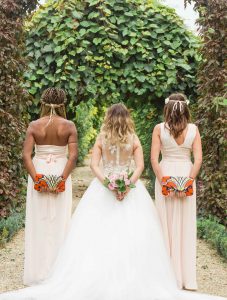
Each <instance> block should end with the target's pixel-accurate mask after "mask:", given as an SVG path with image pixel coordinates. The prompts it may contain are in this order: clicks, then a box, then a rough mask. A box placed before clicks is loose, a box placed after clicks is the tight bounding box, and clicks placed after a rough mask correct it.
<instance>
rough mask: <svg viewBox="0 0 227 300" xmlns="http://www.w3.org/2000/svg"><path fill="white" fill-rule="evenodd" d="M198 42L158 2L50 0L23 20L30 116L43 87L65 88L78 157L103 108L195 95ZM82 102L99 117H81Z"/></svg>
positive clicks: (88, 139)
mask: <svg viewBox="0 0 227 300" xmlns="http://www.w3.org/2000/svg"><path fill="white" fill-rule="evenodd" d="M198 46H199V45H198V40H197V39H196V38H195V37H194V36H193V34H191V33H190V32H189V31H187V30H186V28H185V27H184V25H183V22H182V20H181V19H180V18H179V17H178V16H177V15H176V13H175V11H174V10H173V9H170V8H168V7H165V6H162V5H158V4H157V3H156V1H155V2H152V1H148V0H144V1H134V0H128V1H126V0H105V1H103V0H102V1H101V0H100V1H94V0H86V1H80V0H67V1H66V0H58V1H56V0H50V1H48V2H47V3H46V4H45V5H43V6H41V7H40V8H39V9H38V11H37V12H35V13H34V15H33V16H32V18H31V19H30V21H29V22H28V23H27V41H26V53H27V56H28V57H29V60H30V62H29V69H28V70H27V72H26V74H25V79H26V83H25V88H26V89H27V90H28V91H29V92H30V93H31V94H32V95H33V96H34V102H33V106H32V107H31V109H30V113H31V115H32V116H33V117H35V116H36V115H37V113H38V106H37V104H38V103H39V99H40V94H41V92H42V91H43V89H45V88H47V87H49V86H59V87H61V88H64V89H65V90H66V91H67V93H68V98H69V102H70V103H69V105H68V115H69V117H70V118H71V119H74V120H76V125H77V127H78V130H79V131H81V132H80V137H82V140H80V151H82V153H81V156H80V159H82V157H83V156H84V154H85V153H86V151H87V149H88V146H89V145H90V143H91V142H92V137H93V136H94V131H93V130H92V127H91V126H92V123H93V125H97V124H98V125H100V118H99V117H98V116H100V117H101V116H102V115H103V111H102V107H103V106H108V105H110V104H112V103H116V102H124V103H126V104H127V105H128V106H129V107H133V108H138V109H140V107H143V109H145V106H144V103H148V107H149V103H155V106H158V105H162V101H163V98H165V96H166V95H168V94H169V93H170V92H172V91H176V90H178V91H184V92H185V93H186V94H187V95H188V96H189V97H191V98H192V99H193V100H195V96H196V94H195V89H194V88H195V84H196V79H195V73H196V67H197V64H198V61H199V60H200V57H199V55H198V53H197V49H198ZM82 102H86V103H94V105H96V106H97V107H98V113H97V115H95V116H94V115H93V116H90V117H89V120H87V119H86V118H84V117H80V116H79V114H81V115H82V116H85V113H84V111H82V110H81V109H80V107H82V106H83V105H82V104H81V103H82ZM78 105H79V108H77V106H78ZM89 105H90V104H89ZM100 109H101V113H99V110H100ZM85 110H86V109H85ZM92 110H93V109H92ZM78 111H79V112H80V113H78ZM76 112H77V113H76ZM141 113H143V111H142V110H141ZM75 114H77V117H76V119H75ZM93 117H94V119H93ZM144 118H146V114H145V116H144ZM84 122H85V123H86V122H87V124H85V123H84ZM88 123H89V124H88ZM153 125H154V124H153ZM88 127H89V129H88ZM98 127H99V126H98ZM80 128H81V129H80ZM85 128H86V129H85ZM95 128H96V127H95ZM151 129H152V126H151V127H150V133H151ZM86 130H87V131H86ZM86 132H87V135H88V136H86ZM141 137H142V136H141ZM142 139H143V138H142ZM149 140H150V137H149ZM147 157H148V156H147V155H146V160H147V159H148V158H147Z"/></svg>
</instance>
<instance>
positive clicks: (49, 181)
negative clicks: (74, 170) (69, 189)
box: [34, 174, 65, 193]
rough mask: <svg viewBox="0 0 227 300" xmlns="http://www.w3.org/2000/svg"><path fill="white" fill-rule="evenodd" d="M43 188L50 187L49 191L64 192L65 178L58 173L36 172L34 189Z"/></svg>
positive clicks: (39, 189)
mask: <svg viewBox="0 0 227 300" xmlns="http://www.w3.org/2000/svg"><path fill="white" fill-rule="evenodd" d="M42 188H46V189H48V191H49V192H56V193H61V192H64V191H65V180H64V179H63V178H62V176H58V175H44V174H36V177H35V183H34V189H35V190H36V191H38V192H40V191H41V189H42Z"/></svg>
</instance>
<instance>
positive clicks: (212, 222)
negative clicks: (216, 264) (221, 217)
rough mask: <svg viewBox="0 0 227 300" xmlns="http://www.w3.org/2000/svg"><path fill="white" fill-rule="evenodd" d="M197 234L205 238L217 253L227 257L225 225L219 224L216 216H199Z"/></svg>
mask: <svg viewBox="0 0 227 300" xmlns="http://www.w3.org/2000/svg"><path fill="white" fill-rule="evenodd" d="M197 234H198V237H199V238H201V239H205V240H207V241H208V242H209V243H210V244H211V245H212V246H213V247H215V248H216V249H217V251H218V253H219V254H221V255H222V256H223V257H224V258H225V259H227V232H226V228H225V226H224V225H222V224H220V223H219V222H218V219H217V218H214V217H209V218H199V219H198V221H197Z"/></svg>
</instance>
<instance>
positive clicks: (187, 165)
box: [151, 93, 202, 290]
mask: <svg viewBox="0 0 227 300" xmlns="http://www.w3.org/2000/svg"><path fill="white" fill-rule="evenodd" d="M188 104H189V101H188V100H187V99H186V97H185V96H184V95H183V94H180V93H176V94H172V95H170V96H169V98H167V99H166V100H165V107H164V122H163V123H161V124H158V125H156V126H155V128H154V131H153V135H152V146H151V164H152V167H153V170H154V173H155V175H156V182H155V203H156V207H157V210H158V213H159V216H160V219H161V224H162V227H163V232H164V237H165V242H166V245H167V250H168V253H169V255H170V258H171V262H172V265H173V269H174V272H175V275H176V279H177V283H178V286H179V288H181V289H188V290H196V289H197V282H196V190H195V189H196V185H195V181H194V183H193V189H194V194H193V196H191V197H185V194H183V193H177V194H175V193H174V194H173V193H172V194H171V196H170V197H164V196H163V195H162V191H161V183H162V177H163V176H171V175H172V176H187V177H191V178H193V179H195V178H196V176H197V174H198V172H199V170H200V167H201V163H202V147H201V138H200V134H199V130H198V128H197V127H196V125H194V124H192V123H190V112H189V108H188ZM160 151H161V154H162V160H161V162H160V163H159V155H160ZM191 152H193V158H194V163H192V162H191Z"/></svg>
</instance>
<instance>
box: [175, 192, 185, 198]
mask: <svg viewBox="0 0 227 300" xmlns="http://www.w3.org/2000/svg"><path fill="white" fill-rule="evenodd" d="M176 197H177V198H180V199H182V198H185V197H186V194H185V192H176Z"/></svg>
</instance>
